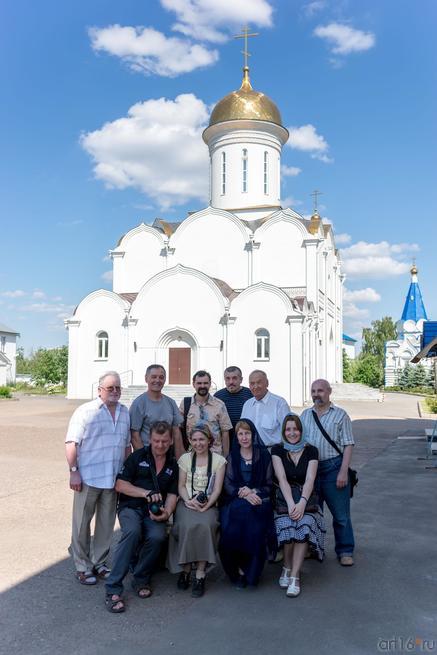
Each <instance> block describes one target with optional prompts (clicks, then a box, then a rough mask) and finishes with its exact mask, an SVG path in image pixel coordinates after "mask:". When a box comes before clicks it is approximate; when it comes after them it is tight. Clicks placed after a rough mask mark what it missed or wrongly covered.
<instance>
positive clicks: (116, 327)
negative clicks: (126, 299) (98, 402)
mask: <svg viewBox="0 0 437 655" xmlns="http://www.w3.org/2000/svg"><path fill="white" fill-rule="evenodd" d="M126 307H128V305H127V304H124V303H122V302H121V301H117V299H116V297H114V296H113V294H111V292H107V291H103V292H94V293H93V294H91V295H90V296H87V298H85V299H84V300H83V301H82V302H81V304H80V305H79V306H78V308H77V310H76V313H75V315H74V317H73V320H72V323H71V324H68V322H67V326H68V330H69V354H68V397H69V398H90V397H91V393H92V385H93V383H96V382H97V381H98V378H99V377H100V375H102V374H103V373H104V372H105V371H108V370H115V371H117V372H118V373H123V372H124V371H126V370H127V369H128V360H127V338H126V337H127V334H126V327H125V325H124V319H125V316H126V314H125V308H126ZM100 331H105V332H107V333H108V337H109V352H108V358H107V359H99V358H98V353H97V337H96V335H97V333H98V332H100Z"/></svg>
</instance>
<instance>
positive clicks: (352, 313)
mask: <svg viewBox="0 0 437 655" xmlns="http://www.w3.org/2000/svg"><path fill="white" fill-rule="evenodd" d="M343 315H344V316H346V317H347V318H356V319H358V318H367V317H368V316H369V310H368V309H362V308H361V307H357V306H356V305H355V303H353V302H347V301H345V302H344V303H343Z"/></svg>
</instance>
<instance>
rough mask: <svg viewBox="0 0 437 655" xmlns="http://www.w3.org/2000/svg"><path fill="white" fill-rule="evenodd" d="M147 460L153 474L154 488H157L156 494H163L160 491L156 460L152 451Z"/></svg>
mask: <svg viewBox="0 0 437 655" xmlns="http://www.w3.org/2000/svg"><path fill="white" fill-rule="evenodd" d="M147 460H148V462H149V467H150V472H151V474H152V480H153V486H154V487H155V492H154V493H157V494H160V493H161V492H160V490H159V482H158V476H157V475H156V468H155V459H154V457H153V455H152V451H151V450H149V453H148V457H147Z"/></svg>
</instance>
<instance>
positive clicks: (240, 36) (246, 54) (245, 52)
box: [234, 25, 259, 68]
mask: <svg viewBox="0 0 437 655" xmlns="http://www.w3.org/2000/svg"><path fill="white" fill-rule="evenodd" d="M241 31H242V34H237V35H236V36H234V39H244V50H242V51H241V52H242V53H243V55H244V67H245V68H247V63H248V60H247V58H248V57H250V52H249V51H248V49H247V39H248V38H250V37H251V36H259V34H258V32H252V33H251V32H250V28H249V26H248V25H246V26H245V27H243V28H242V30H241Z"/></svg>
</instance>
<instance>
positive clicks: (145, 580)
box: [105, 421, 178, 613]
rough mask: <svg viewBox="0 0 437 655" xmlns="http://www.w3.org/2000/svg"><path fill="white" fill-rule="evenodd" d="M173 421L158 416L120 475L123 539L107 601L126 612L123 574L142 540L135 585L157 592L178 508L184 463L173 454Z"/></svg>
mask: <svg viewBox="0 0 437 655" xmlns="http://www.w3.org/2000/svg"><path fill="white" fill-rule="evenodd" d="M171 444H172V437H171V425H170V424H169V423H167V422H166V421H157V422H156V423H154V424H153V425H152V426H151V430H150V445H149V446H147V447H144V448H140V449H139V450H136V451H135V452H133V453H132V454H131V455H130V456H129V457H128V458H127V460H126V461H125V463H124V466H123V468H122V469H121V472H120V473H119V474H118V476H117V480H116V483H115V489H116V491H118V492H119V494H120V497H119V505H118V520H119V522H120V527H121V538H120V541H119V542H118V544H117V546H116V550H115V553H114V558H113V560H114V561H113V565H112V571H111V573H110V575H109V577H108V578H107V580H106V584H105V587H106V599H105V604H106V607H107V609H108V610H109V611H110V612H114V613H120V612H124V610H125V605H124V602H123V600H122V598H121V594H122V593H123V579H124V577H125V576H126V574H127V572H128V570H129V565H130V563H131V561H132V558H133V556H134V555H135V554H136V552H137V550H138V547H139V545H140V544H141V542H143V543H142V546H141V548H140V550H139V552H138V559H137V560H136V562H135V565H134V568H133V572H132V573H133V581H132V587H133V589H134V590H135V591H136V593H137V595H138V596H139V598H148V597H149V596H151V594H152V590H151V588H150V578H151V575H152V572H153V570H154V567H155V565H156V562H157V559H158V557H159V554H160V552H161V547H162V544H163V542H164V541H165V539H166V522H167V521H168V519H169V517H170V515H171V514H172V513H173V512H174V510H175V507H176V501H177V494H178V465H177V463H176V460H175V458H174V457H173V456H172V455H171V454H170V453H169V448H170V446H171Z"/></svg>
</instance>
